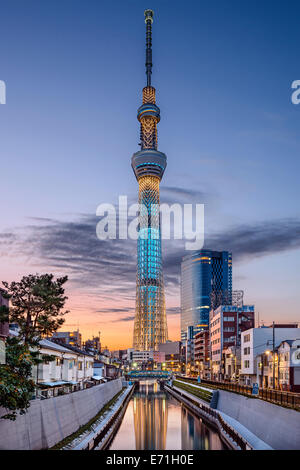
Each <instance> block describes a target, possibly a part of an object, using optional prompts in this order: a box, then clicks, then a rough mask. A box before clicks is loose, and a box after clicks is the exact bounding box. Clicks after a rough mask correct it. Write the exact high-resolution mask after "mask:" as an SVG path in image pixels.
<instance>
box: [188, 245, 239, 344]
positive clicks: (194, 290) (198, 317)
mask: <svg viewBox="0 0 300 470" xmlns="http://www.w3.org/2000/svg"><path fill="white" fill-rule="evenodd" d="M231 297H232V255H231V253H229V252H228V251H221V252H220V251H212V250H200V251H196V252H192V253H191V254H189V255H187V256H184V257H183V259H182V263H181V339H182V341H185V340H186V339H187V329H188V328H189V327H191V326H192V327H193V331H194V335H195V334H196V333H198V332H199V331H201V330H204V329H207V328H208V326H209V310H210V308H211V306H213V307H214V308H217V307H218V306H219V305H221V304H223V303H231Z"/></svg>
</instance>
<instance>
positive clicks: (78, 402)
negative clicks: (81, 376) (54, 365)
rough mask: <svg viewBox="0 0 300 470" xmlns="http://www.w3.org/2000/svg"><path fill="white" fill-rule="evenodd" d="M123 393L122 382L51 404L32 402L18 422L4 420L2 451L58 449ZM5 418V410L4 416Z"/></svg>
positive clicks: (50, 401)
mask: <svg viewBox="0 0 300 470" xmlns="http://www.w3.org/2000/svg"><path fill="white" fill-rule="evenodd" d="M121 389H122V379H116V380H113V381H110V382H107V383H105V384H101V385H96V386H95V387H92V388H88V389H86V390H81V391H79V392H74V393H70V394H68V395H62V396H58V397H55V398H49V399H47V400H36V401H32V403H31V406H30V408H29V410H28V412H27V413H26V414H25V415H22V416H18V417H17V419H16V421H10V420H6V419H5V420H4V419H0V449H1V450H11V449H12V450H39V449H47V448H49V447H52V446H54V445H55V444H57V443H58V442H60V441H61V440H63V439H64V438H65V437H67V436H69V435H70V434H72V433H73V432H75V431H77V429H78V428H79V427H80V426H82V425H83V424H86V423H87V422H88V421H89V420H90V419H92V418H93V417H94V416H96V414H97V413H99V411H100V410H101V409H102V408H103V406H104V405H105V404H106V403H107V402H109V401H110V400H111V399H112V398H113V397H114V396H115V395H116V394H117V393H118V392H120V391H121ZM3 414H5V411H4V410H3V409H2V410H1V411H0V416H1V415H3Z"/></svg>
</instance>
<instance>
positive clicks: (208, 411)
mask: <svg viewBox="0 0 300 470" xmlns="http://www.w3.org/2000/svg"><path fill="white" fill-rule="evenodd" d="M165 387H166V389H167V390H168V391H169V392H171V393H172V394H173V395H175V397H176V396H177V397H178V398H179V397H180V400H181V401H183V403H185V404H186V406H188V407H189V408H190V409H192V410H193V411H196V413H199V414H200V415H202V416H204V417H205V418H206V419H208V420H209V421H211V422H212V423H214V424H215V425H217V426H218V428H219V430H220V432H221V433H222V434H223V435H224V434H225V435H227V436H229V437H230V439H231V440H232V441H233V442H234V443H235V445H237V446H238V447H239V448H240V449H241V450H250V449H251V446H249V444H248V442H247V441H246V440H245V439H244V438H243V437H242V436H241V435H240V434H239V433H238V432H237V431H236V430H235V429H234V428H233V427H231V426H230V425H229V424H228V423H226V421H225V420H224V419H223V417H222V416H221V415H220V413H219V412H218V411H217V410H214V409H213V408H210V406H209V405H205V404H204V403H199V402H198V401H197V400H196V397H195V399H193V398H192V396H191V394H189V396H188V397H187V396H185V393H184V392H185V391H184V390H182V391H180V389H178V388H177V387H176V389H174V388H173V387H170V386H165ZM227 442H228V440H227Z"/></svg>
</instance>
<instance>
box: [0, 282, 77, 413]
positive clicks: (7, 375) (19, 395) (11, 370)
mask: <svg viewBox="0 0 300 470" xmlns="http://www.w3.org/2000/svg"><path fill="white" fill-rule="evenodd" d="M67 279H68V278H67V277H66V276H65V277H61V278H58V279H57V280H54V278H53V275H52V274H43V275H32V274H31V275H29V276H24V277H23V278H22V279H21V281H20V282H12V283H10V284H8V283H7V282H3V285H4V286H5V288H6V291H7V293H6V296H7V297H8V298H9V299H10V308H9V309H8V308H7V307H6V306H2V307H0V323H3V322H6V321H8V318H9V320H10V322H11V323H17V324H18V326H19V328H20V330H19V334H18V336H17V337H9V338H7V344H6V364H4V365H1V366H0V406H2V407H4V408H6V409H8V410H9V411H10V412H9V413H7V414H6V415H4V416H2V418H5V419H12V420H15V419H16V417H17V413H18V411H19V412H20V414H24V413H26V411H27V409H28V408H29V406H30V399H31V397H32V394H33V392H34V389H35V383H34V380H33V379H32V366H34V365H38V364H39V363H41V362H43V361H45V360H47V361H51V360H54V357H52V356H48V355H42V356H41V357H40V355H39V341H40V340H41V338H42V337H43V336H46V335H52V334H53V333H54V332H55V331H56V330H57V329H58V328H59V327H60V326H61V325H62V324H63V323H64V318H62V317H63V315H65V314H66V313H67V311H63V308H64V304H65V302H66V300H67V297H66V296H65V295H64V287H63V285H64V284H65V282H66V281H67ZM3 295H5V294H3Z"/></svg>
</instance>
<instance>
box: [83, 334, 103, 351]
mask: <svg viewBox="0 0 300 470" xmlns="http://www.w3.org/2000/svg"><path fill="white" fill-rule="evenodd" d="M84 349H85V350H86V351H87V352H90V353H91V354H95V355H96V354H100V353H101V343H100V335H99V336H96V337H94V336H93V338H92V339H87V340H86V341H85V343H84Z"/></svg>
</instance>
